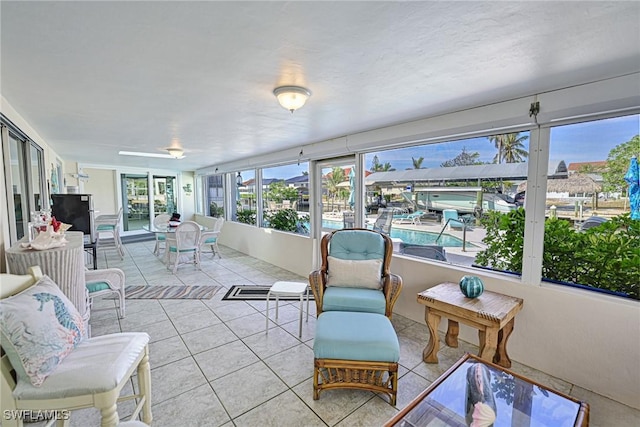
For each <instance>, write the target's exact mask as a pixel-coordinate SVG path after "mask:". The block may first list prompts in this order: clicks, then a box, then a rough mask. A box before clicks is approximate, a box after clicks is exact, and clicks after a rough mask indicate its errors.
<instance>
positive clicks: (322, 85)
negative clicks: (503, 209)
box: [0, 1, 640, 170]
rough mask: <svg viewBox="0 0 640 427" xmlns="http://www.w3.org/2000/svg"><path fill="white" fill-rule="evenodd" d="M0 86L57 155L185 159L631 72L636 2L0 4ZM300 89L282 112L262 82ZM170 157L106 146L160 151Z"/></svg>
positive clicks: (176, 165)
mask: <svg viewBox="0 0 640 427" xmlns="http://www.w3.org/2000/svg"><path fill="white" fill-rule="evenodd" d="M0 19H1V39H0V41H1V74H0V78H1V81H0V83H1V89H2V95H3V97H5V99H6V100H7V101H8V102H9V104H10V105H11V106H12V107H13V108H14V109H15V110H16V111H17V112H18V113H19V114H20V115H22V117H23V118H24V119H25V120H26V121H27V122H28V123H29V124H30V125H31V126H32V127H33V128H34V129H35V130H36V131H37V132H38V133H39V135H40V136H41V137H42V138H43V139H44V140H45V141H46V142H47V143H48V144H49V145H50V146H51V147H52V148H53V149H54V150H55V151H56V152H57V153H58V154H59V155H60V156H61V157H62V158H63V159H65V160H72V161H79V162H88V163H93V164H110V165H117V164H119V165H128V166H143V167H158V168H172V169H179V170H194V169H197V168H200V167H205V166H211V165H217V164H220V163H223V162H227V161H233V160H237V159H241V158H244V157H248V156H256V155H261V154H264V153H268V152H272V151H277V150H280V149H284V148H289V147H297V146H300V145H303V144H307V143H311V142H318V141H323V140H326V139H329V138H333V137H338V136H343V135H347V134H352V133H355V132H359V131H363V130H370V129H374V128H379V127H383V126H387V125H390V124H396V123H401V122H406V121H410V120H414V119H418V118H423V117H428V116H432V115H435V114H438V113H442V112H448V111H454V110H459V109H463V108H467V107H472V106H478V105H484V104H488V103H491V102H496V101H500V100H505V99H512V98H516V97H520V96H524V95H530V94H534V93H538V92H543V91H548V90H553V89H558V88H562V87H567V86H571V85H574V84H580V83H585V82H591V81H595V80H599V79H602V78H607V77H614V76H619V75H624V74H628V73H631V72H637V71H639V70H640V30H639V25H638V22H640V2H635V1H634V2H622V1H612V2H449V1H441V2H440V1H430V2H378V1H371V2H363V1H360V2H325V1H318V2H241V1H240V2H237V1H236V2H218V1H211V2H115V1H114V2H92V1H84V2H49V1H47V2H10V1H2V2H1V3H0ZM290 84H294V85H302V86H305V87H307V88H309V89H310V90H311V91H312V93H313V95H312V96H311V98H310V99H309V101H308V103H307V105H306V106H304V107H303V108H302V109H300V110H298V111H296V112H295V113H294V114H291V113H289V112H288V111H286V110H284V109H283V108H281V107H280V106H279V105H278V104H277V101H276V99H275V97H274V96H273V94H272V90H273V89H274V88H275V87H276V86H279V85H290ZM172 143H177V144H179V145H181V146H183V147H184V149H185V151H186V157H185V158H184V159H182V160H172V159H166V160H165V159H145V158H141V157H124V156H119V155H118V154H117V153H118V151H119V150H129V151H148V152H156V153H161V152H164V151H163V150H162V148H164V147H168V146H170V145H171V144H172Z"/></svg>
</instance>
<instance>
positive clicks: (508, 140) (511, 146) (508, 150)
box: [489, 132, 529, 163]
mask: <svg viewBox="0 0 640 427" xmlns="http://www.w3.org/2000/svg"><path fill="white" fill-rule="evenodd" d="M527 139H529V136H528V135H522V136H521V135H520V132H516V133H505V134H502V135H493V136H490V137H489V141H490V142H493V144H494V145H495V147H496V149H497V150H498V153H497V154H496V155H495V157H494V158H493V163H502V162H503V161H504V162H505V163H520V162H524V160H525V159H526V158H527V157H529V153H528V152H527V150H525V148H524V141H526V140H527Z"/></svg>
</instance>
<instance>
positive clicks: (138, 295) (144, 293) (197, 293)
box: [124, 285, 220, 299]
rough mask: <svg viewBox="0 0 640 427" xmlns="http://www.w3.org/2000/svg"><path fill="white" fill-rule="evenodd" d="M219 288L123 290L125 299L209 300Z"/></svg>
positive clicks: (168, 287)
mask: <svg viewBox="0 0 640 427" xmlns="http://www.w3.org/2000/svg"><path fill="white" fill-rule="evenodd" d="M219 290H220V286H140V285H130V286H126V287H125V288H124V294H125V298H127V299H210V298H211V297H212V296H214V295H215V294H216V292H218V291H219Z"/></svg>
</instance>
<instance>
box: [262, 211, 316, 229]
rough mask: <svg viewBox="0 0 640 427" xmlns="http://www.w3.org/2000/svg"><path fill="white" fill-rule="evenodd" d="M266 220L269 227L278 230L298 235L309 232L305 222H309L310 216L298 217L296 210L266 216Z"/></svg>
mask: <svg viewBox="0 0 640 427" xmlns="http://www.w3.org/2000/svg"><path fill="white" fill-rule="evenodd" d="M265 219H266V220H267V221H268V223H269V224H268V225H269V227H271V228H273V229H276V230H282V231H293V232H298V233H308V232H309V230H307V227H306V226H305V225H304V222H305V221H309V216H308V215H304V216H303V217H298V212H297V211H296V210H295V209H281V210H279V211H276V212H273V213H269V214H265Z"/></svg>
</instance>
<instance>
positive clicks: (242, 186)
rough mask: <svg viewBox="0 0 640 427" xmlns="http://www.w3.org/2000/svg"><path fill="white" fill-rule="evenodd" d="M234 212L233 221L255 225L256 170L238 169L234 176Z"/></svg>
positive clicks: (256, 210) (256, 208)
mask: <svg viewBox="0 0 640 427" xmlns="http://www.w3.org/2000/svg"><path fill="white" fill-rule="evenodd" d="M234 183H235V188H234V190H235V194H234V195H233V196H234V197H233V199H234V200H235V201H236V214H235V217H234V218H233V220H234V221H238V222H242V223H244V224H251V225H257V213H258V206H257V199H256V171H255V170H254V169H248V170H244V171H239V172H237V173H236V176H235V178H234Z"/></svg>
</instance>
